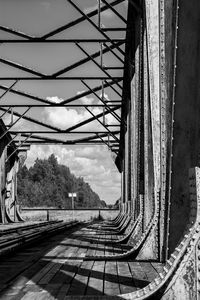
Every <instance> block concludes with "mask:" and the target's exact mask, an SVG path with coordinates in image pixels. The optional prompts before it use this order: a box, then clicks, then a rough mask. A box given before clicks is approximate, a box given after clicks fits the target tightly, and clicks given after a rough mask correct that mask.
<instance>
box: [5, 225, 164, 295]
mask: <svg viewBox="0 0 200 300" xmlns="http://www.w3.org/2000/svg"><path fill="white" fill-rule="evenodd" d="M103 238H106V239H108V238H110V239H111V240H112V239H114V236H113V235H112V234H109V235H106V233H103V232H101V231H99V230H96V231H95V229H91V228H89V227H81V226H80V227H78V228H76V229H70V230H68V231H66V232H62V233H59V234H57V235H56V236H54V237H50V238H49V239H48V240H44V241H42V242H39V244H37V245H34V246H32V247H31V246H28V247H27V248H25V249H23V251H19V252H17V253H15V254H13V255H12V256H10V257H4V258H3V257H2V258H0V299H2V300H11V299H12V300H14V299H15V300H18V299H23V300H33V299H39V300H40V299H65V298H66V299H70V296H71V297H73V298H72V299H76V298H74V297H76V296H77V295H88V296H91V295H93V296H101V295H118V294H121V293H128V292H132V291H135V290H137V289H140V288H142V287H144V286H146V285H147V284H148V283H149V282H150V281H151V280H152V279H153V278H155V276H157V273H158V272H159V271H160V269H161V268H162V266H161V264H158V263H155V262H154V263H150V262H138V261H131V260H129V261H84V259H83V258H84V256H85V255H86V254H87V255H107V254H115V253H118V252H119V251H120V247H119V246H118V245H116V244H113V245H112V244H111V245H106V244H104V243H103Z"/></svg>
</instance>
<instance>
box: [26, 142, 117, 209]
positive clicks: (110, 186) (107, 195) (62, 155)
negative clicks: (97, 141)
mask: <svg viewBox="0 0 200 300" xmlns="http://www.w3.org/2000/svg"><path fill="white" fill-rule="evenodd" d="M52 153H55V155H56V157H57V159H58V162H59V163H60V164H63V165H66V166H68V167H69V168H70V170H71V172H72V173H74V174H75V175H76V176H80V177H83V178H84V180H85V181H86V182H88V183H89V184H90V185H91V187H92V188H93V190H94V191H95V192H96V193H98V194H99V196H100V198H101V199H103V200H106V201H107V203H113V202H115V201H116V200H117V199H118V198H119V196H120V191H121V187H120V174H119V173H118V171H117V169H116V167H115V165H114V163H113V161H112V159H111V155H110V153H109V152H108V150H107V148H106V147H105V146H98V145H96V146H93V147H92V146H91V147H89V146H87V147H79V146H68V147H67V146H59V145H48V146H47V145H45V146H35V145H33V146H31V149H30V151H29V152H28V158H27V161H26V164H27V166H28V167H30V166H31V165H32V164H33V163H34V161H35V159H36V158H37V157H39V158H42V159H44V158H47V157H49V155H50V154H52Z"/></svg>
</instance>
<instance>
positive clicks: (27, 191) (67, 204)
mask: <svg viewBox="0 0 200 300" xmlns="http://www.w3.org/2000/svg"><path fill="white" fill-rule="evenodd" d="M17 189H18V201H19V203H20V204H21V205H23V206H26V207H46V206H47V207H55V208H71V207H72V201H71V198H69V196H68V193H71V192H76V193H77V197H76V198H75V199H74V207H75V208H86V207H87V208H102V207H106V203H105V202H104V201H103V200H100V198H99V196H98V195H97V194H96V193H95V192H94V191H93V190H92V189H91V187H90V185H89V184H88V183H87V182H85V181H84V180H83V178H82V177H78V178H77V177H75V176H74V175H73V174H72V173H71V172H70V169H69V168H68V167H67V166H65V165H61V164H58V161H57V159H56V157H55V155H54V154H52V155H50V156H49V158H48V159H36V161H35V163H34V165H33V166H32V167H30V168H29V169H28V168H27V166H26V165H24V166H23V167H22V168H21V169H20V170H19V172H18V188H17Z"/></svg>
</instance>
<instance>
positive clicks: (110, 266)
mask: <svg viewBox="0 0 200 300" xmlns="http://www.w3.org/2000/svg"><path fill="white" fill-rule="evenodd" d="M104 294H105V295H118V294H120V285H119V279H118V274H117V265H116V261H106V264H105V274H104Z"/></svg>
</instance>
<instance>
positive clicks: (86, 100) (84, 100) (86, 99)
mask: <svg viewBox="0 0 200 300" xmlns="http://www.w3.org/2000/svg"><path fill="white" fill-rule="evenodd" d="M83 92H84V91H78V92H77V95H81V94H82V93H83ZM79 100H80V101H81V102H82V103H83V104H88V105H89V104H92V103H93V102H94V98H92V97H86V96H83V97H81V98H80V99H79Z"/></svg>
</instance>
